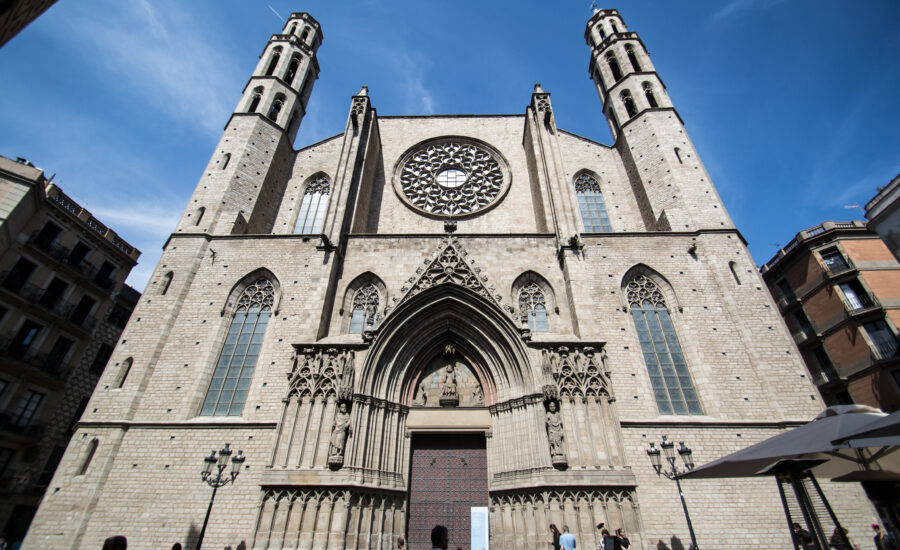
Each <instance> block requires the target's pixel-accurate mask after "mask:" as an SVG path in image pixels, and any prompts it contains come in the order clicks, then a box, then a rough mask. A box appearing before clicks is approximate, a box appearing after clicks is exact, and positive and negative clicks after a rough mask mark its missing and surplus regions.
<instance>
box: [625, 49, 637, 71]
mask: <svg viewBox="0 0 900 550" xmlns="http://www.w3.org/2000/svg"><path fill="white" fill-rule="evenodd" d="M625 53H626V54H628V62H629V63H631V68H632V69H634V72H636V73H639V72H641V65H640V63H638V60H637V56H636V55H635V54H634V47H632V46H630V45H629V46H625Z"/></svg>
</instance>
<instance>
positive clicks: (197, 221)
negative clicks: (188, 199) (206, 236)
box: [194, 206, 206, 226]
mask: <svg viewBox="0 0 900 550" xmlns="http://www.w3.org/2000/svg"><path fill="white" fill-rule="evenodd" d="M203 214H206V207H204V206H201V207H200V208H198V209H197V211H196V212H194V225H195V226H197V225H200V220H202V219H203Z"/></svg>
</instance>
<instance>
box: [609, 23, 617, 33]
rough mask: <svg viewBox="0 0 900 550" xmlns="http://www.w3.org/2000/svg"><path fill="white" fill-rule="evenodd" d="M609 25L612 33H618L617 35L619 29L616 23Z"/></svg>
mask: <svg viewBox="0 0 900 550" xmlns="http://www.w3.org/2000/svg"><path fill="white" fill-rule="evenodd" d="M609 24H610V25H611V26H612V30H613V32H614V33H616V34H618V33H619V27H617V26H616V22H615V21H610V22H609Z"/></svg>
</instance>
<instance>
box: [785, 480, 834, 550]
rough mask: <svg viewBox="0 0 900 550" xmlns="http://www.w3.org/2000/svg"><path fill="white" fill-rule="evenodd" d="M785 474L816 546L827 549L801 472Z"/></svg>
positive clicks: (826, 543) (823, 549)
mask: <svg viewBox="0 0 900 550" xmlns="http://www.w3.org/2000/svg"><path fill="white" fill-rule="evenodd" d="M786 475H787V477H788V479H789V480H790V483H791V487H792V488H793V489H794V496H796V497H797V504H798V505H799V506H800V512H801V513H802V514H803V520H804V523H806V528H807V529H809V532H810V534H811V535H812V536H813V538H814V539H815V541H816V547H817V548H818V549H819V550H828V539H827V538H826V537H827V535H826V534H825V533H824V532H823V531H822V524H821V523H819V518H818V517H816V511H815V508H813V505H812V502H810V500H809V493H808V492H807V491H806V487H804V486H803V473H802V472H796V471H790V472H788V473H787V474H786Z"/></svg>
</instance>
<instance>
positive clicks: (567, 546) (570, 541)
mask: <svg viewBox="0 0 900 550" xmlns="http://www.w3.org/2000/svg"><path fill="white" fill-rule="evenodd" d="M559 548H560V550H575V535H573V534H572V533H570V532H569V526H568V525H563V532H562V535H560V536H559Z"/></svg>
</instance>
